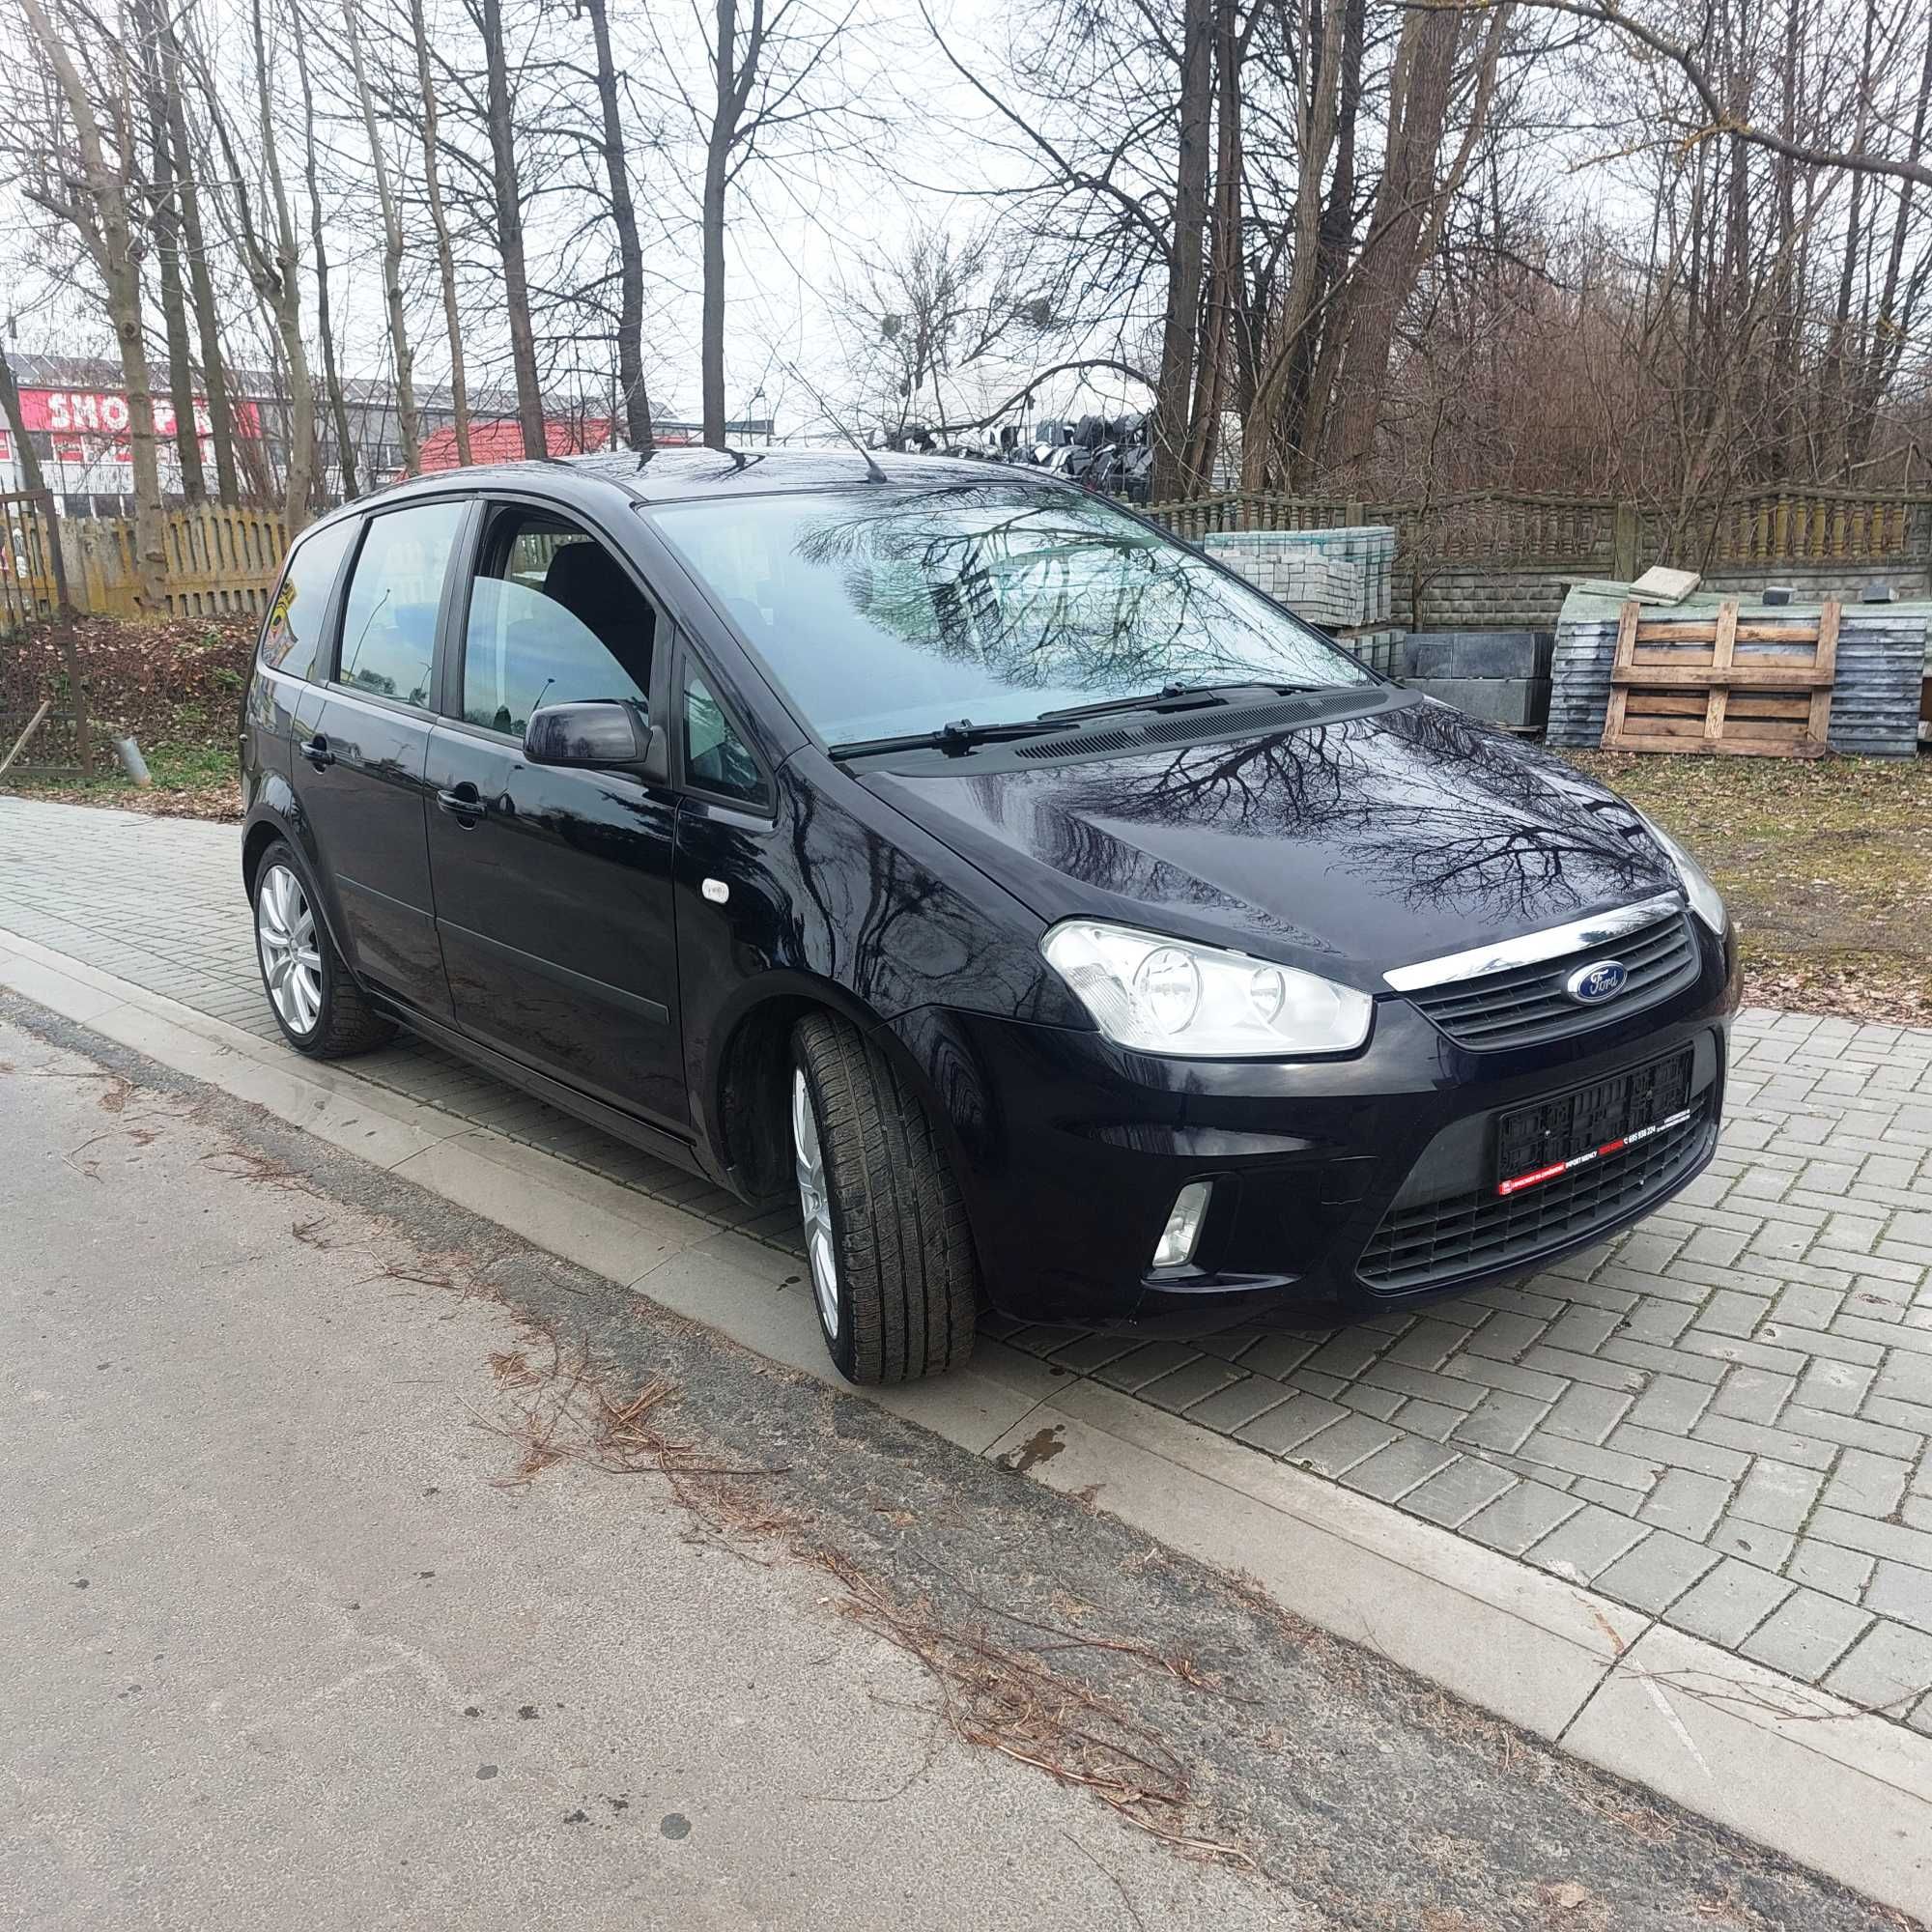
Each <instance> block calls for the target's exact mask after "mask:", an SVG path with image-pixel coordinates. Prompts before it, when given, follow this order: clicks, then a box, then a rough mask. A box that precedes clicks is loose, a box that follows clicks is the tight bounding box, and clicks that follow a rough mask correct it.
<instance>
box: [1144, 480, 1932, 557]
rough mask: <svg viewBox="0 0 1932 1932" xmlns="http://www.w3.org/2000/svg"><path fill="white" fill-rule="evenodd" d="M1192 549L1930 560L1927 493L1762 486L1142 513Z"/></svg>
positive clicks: (1156, 508) (1258, 501)
mask: <svg viewBox="0 0 1932 1932" xmlns="http://www.w3.org/2000/svg"><path fill="white" fill-rule="evenodd" d="M1148 514H1149V515H1150V516H1151V517H1154V518H1156V519H1158V520H1159V521H1160V522H1161V523H1164V524H1165V525H1166V526H1168V527H1169V528H1170V529H1172V530H1173V531H1174V532H1175V533H1176V534H1177V535H1178V536H1183V537H1187V538H1190V539H1191V540H1193V541H1194V542H1197V543H1198V542H1199V541H1200V540H1201V539H1202V538H1203V537H1206V536H1211V535H1215V534H1217V533H1219V532H1221V531H1224V530H1263V529H1275V530H1307V529H1334V528H1338V527H1346V526H1352V525H1357V524H1387V525H1391V526H1394V528H1395V531H1396V553H1397V555H1398V557H1399V558H1401V559H1402V560H1403V561H1404V562H1406V563H1407V564H1410V565H1412V566H1414V565H1422V566H1427V565H1453V564H1469V565H1484V564H1488V565H1493V566H1496V567H1498V568H1500V567H1505V566H1521V567H1524V568H1539V567H1540V568H1551V567H1556V568H1560V567H1564V566H1569V567H1572V568H1575V569H1577V571H1578V572H1579V574H1581V573H1587V574H1592V575H1600V576H1604V577H1614V578H1619V579H1629V578H1631V577H1634V575H1635V574H1636V573H1637V572H1638V571H1639V570H1641V569H1643V568H1644V567H1645V566H1647V565H1649V564H1652V563H1659V562H1672V563H1681V564H1685V565H1688V566H1689V567H1690V568H1692V569H1699V570H1704V569H1712V568H1716V567H1720V566H1724V565H1737V564H1753V563H1767V564H1770V563H1785V562H1793V563H1796V562H1816V563H1843V564H1846V565H1847V566H1852V567H1856V566H1857V565H1859V564H1862V563H1867V562H1870V563H1880V562H1915V563H1924V562H1927V561H1928V560H1932V497H1907V496H1900V495H1896V494H1887V493H1885V492H1883V491H1858V490H1829V489H1807V490H1760V491H1754V492H1752V493H1750V494H1749V495H1747V496H1743V497H1736V498H1734V499H1733V500H1732V501H1731V502H1729V503H1727V504H1725V505H1724V506H1723V507H1722V508H1721V509H1719V511H1717V512H1716V513H1715V514H1704V515H1693V516H1690V517H1689V518H1686V519H1682V520H1677V519H1673V518H1672V517H1671V516H1669V515H1668V514H1667V513H1666V512H1665V511H1663V510H1662V509H1660V508H1659V507H1658V506H1656V505H1655V504H1646V503H1638V502H1631V501H1620V500H1618V499H1616V498H1614V497H1564V496H1547V495H1540V494H1536V493H1533V492H1521V491H1497V490H1484V491H1477V492H1473V493H1470V494H1468V495H1464V496H1457V497H1438V498H1435V500H1433V501H1430V502H1414V501H1378V500H1376V499H1374V498H1362V497H1353V498H1349V497H1284V496H1272V495H1266V494H1263V493H1258V492H1238V491H1235V492H1229V493H1226V494H1224V495H1220V496H1213V497H1196V498H1194V499H1192V500H1191V501H1188V502H1178V503H1158V504H1155V505H1153V506H1152V507H1151V509H1150V510H1149V512H1148Z"/></svg>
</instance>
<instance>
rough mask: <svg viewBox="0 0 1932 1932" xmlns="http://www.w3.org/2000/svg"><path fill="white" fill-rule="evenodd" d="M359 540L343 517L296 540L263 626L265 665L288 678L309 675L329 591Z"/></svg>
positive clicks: (319, 641)
mask: <svg viewBox="0 0 1932 1932" xmlns="http://www.w3.org/2000/svg"><path fill="white" fill-rule="evenodd" d="M354 541H355V519H354V518H353V517H351V518H345V519H344V520H343V522H341V523H339V524H330V525H329V526H328V527H327V529H320V530H317V531H315V532H314V534H313V535H310V536H305V537H301V538H299V539H298V541H297V543H296V547H295V550H294V552H293V554H291V555H290V557H289V561H288V567H287V568H286V569H285V570H284V571H283V572H282V581H281V582H280V583H279V584H278V585H277V586H276V589H275V601H274V602H273V603H272V604H270V606H269V614H268V617H267V619H266V621H265V622H264V623H263V625H262V668H263V669H265V670H278V671H281V672H283V673H284V674H285V675H287V676H289V677H309V676H312V675H313V674H314V670H315V654H316V647H317V646H318V645H319V644H320V643H321V641H322V627H323V622H324V619H325V618H326V617H327V612H328V593H329V592H330V591H331V590H333V589H334V588H335V578H336V573H337V572H338V571H339V570H340V569H341V568H342V559H343V558H344V557H345V556H347V555H348V554H349V546H350V545H351V544H352V543H353V542H354Z"/></svg>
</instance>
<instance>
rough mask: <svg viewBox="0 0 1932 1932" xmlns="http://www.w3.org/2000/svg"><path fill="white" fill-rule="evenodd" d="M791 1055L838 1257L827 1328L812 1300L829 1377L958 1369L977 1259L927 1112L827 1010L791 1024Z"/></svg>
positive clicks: (890, 1378) (971, 1314)
mask: <svg viewBox="0 0 1932 1932" xmlns="http://www.w3.org/2000/svg"><path fill="white" fill-rule="evenodd" d="M792 1054H793V1062H794V1066H795V1068H796V1072H797V1073H801V1074H803V1075H804V1079H805V1089H806V1093H807V1094H809V1096H810V1103H811V1108H812V1112H813V1116H814V1121H815V1125H816V1132H817V1138H818V1143H819V1150H820V1154H821V1158H822V1161H823V1168H824V1175H825V1181H826V1186H825V1196H826V1201H827V1205H828V1207H829V1209H830V1221H831V1235H832V1247H833V1252H834V1254H835V1255H836V1257H837V1260H838V1294H837V1298H838V1323H837V1327H836V1329H835V1328H834V1327H833V1325H832V1324H831V1323H829V1322H828V1321H826V1319H825V1312H824V1309H823V1308H822V1307H820V1308H819V1327H820V1329H821V1330H822V1331H823V1333H824V1335H825V1345H826V1347H827V1348H828V1349H829V1350H831V1351H832V1359H833V1361H834V1363H835V1364H836V1365H837V1367H838V1373H839V1374H840V1375H842V1376H843V1377H844V1378H846V1379H847V1380H848V1381H853V1382H861V1383H876V1382H903V1381H916V1380H918V1379H919V1378H921V1377H922V1376H932V1375H938V1374H940V1373H941V1372H942V1371H943V1370H946V1369H951V1368H956V1367H958V1365H959V1364H960V1363H962V1362H963V1361H965V1360H966V1358H967V1357H968V1356H969V1355H970V1354H971V1353H972V1352H973V1339H974V1326H975V1320H976V1316H977V1313H978V1309H979V1302H980V1266H979V1262H978V1260H977V1259H976V1257H975V1255H974V1251H973V1236H972V1233H971V1231H970V1230H969V1229H968V1227H967V1225H966V1208H965V1205H964V1203H963V1202H962V1201H961V1199H960V1194H959V1183H958V1181H957V1180H956V1179H954V1177H953V1173H952V1162H951V1161H950V1160H949V1159H948V1157H947V1153H946V1150H945V1148H944V1146H943V1145H942V1144H941V1142H940V1139H939V1135H938V1133H937V1131H936V1129H935V1128H934V1125H933V1122H932V1120H931V1117H930V1116H929V1115H928V1114H927V1113H926V1111H925V1108H924V1107H923V1105H922V1104H921V1103H920V1100H919V1097H918V1096H917V1095H916V1094H913V1093H911V1092H910V1091H909V1090H908V1089H907V1088H906V1086H905V1084H904V1082H902V1081H901V1080H900V1079H899V1077H898V1074H897V1072H896V1070H895V1068H894V1066H893V1064H892V1062H891V1061H890V1060H888V1059H887V1058H886V1056H885V1054H884V1053H883V1052H882V1051H881V1050H880V1049H879V1048H878V1047H877V1046H876V1045H874V1044H873V1043H872V1042H871V1041H869V1040H867V1038H866V1037H865V1036H864V1035H863V1034H862V1033H860V1031H859V1030H858V1028H856V1027H855V1026H853V1025H852V1024H851V1023H850V1022H849V1021H847V1020H843V1019H840V1018H838V1016H837V1015H836V1014H833V1013H812V1014H810V1015H808V1016H807V1017H806V1018H805V1019H802V1020H800V1021H799V1023H798V1025H797V1026H796V1027H795V1028H794V1029H793V1032H792ZM787 1088H788V1091H787V1095H786V1101H787V1107H788V1108H789V1106H790V1104H791V1099H792V1092H791V1088H792V1083H790V1082H788V1083H787ZM786 1119H787V1123H788V1125H789V1123H790V1119H791V1117H790V1114H789V1112H788V1113H787V1116H786ZM790 1137H791V1136H790V1134H789V1133H788V1135H787V1138H788V1139H789V1138H790ZM808 1267H810V1262H809V1261H808ZM812 1279H813V1301H814V1304H816V1303H817V1302H818V1300H819V1295H818V1292H817V1286H816V1280H815V1278H812Z"/></svg>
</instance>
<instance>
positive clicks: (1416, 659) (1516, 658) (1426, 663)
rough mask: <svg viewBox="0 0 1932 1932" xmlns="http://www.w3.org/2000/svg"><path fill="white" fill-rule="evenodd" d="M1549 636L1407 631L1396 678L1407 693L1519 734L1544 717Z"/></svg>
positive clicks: (1552, 638) (1541, 633)
mask: <svg viewBox="0 0 1932 1932" xmlns="http://www.w3.org/2000/svg"><path fill="white" fill-rule="evenodd" d="M1555 641H1556V640H1555V636H1554V634H1553V633H1552V632H1549V631H1411V632H1410V633H1409V634H1408V636H1407V638H1406V639H1404V642H1403V647H1402V667H1401V670H1400V672H1399V675H1400V676H1401V678H1402V681H1403V683H1404V684H1406V685H1407V686H1408V687H1409V689H1410V690H1411V691H1420V692H1424V693H1426V694H1427V695H1428V696H1431V697H1439V698H1440V699H1441V700H1442V702H1443V703H1444V704H1453V705H1455V707H1456V708H1457V709H1458V710H1459V711H1466V712H1467V713H1468V714H1469V715H1470V716H1471V717H1472V718H1485V719H1488V720H1489V721H1490V722H1491V723H1492V724H1494V725H1512V726H1514V727H1516V728H1517V729H1520V730H1527V729H1531V728H1533V727H1535V726H1537V725H1541V724H1542V723H1543V722H1544V720H1545V719H1546V718H1547V717H1548V715H1549V660H1550V654H1551V651H1552V649H1553V647H1554V644H1555Z"/></svg>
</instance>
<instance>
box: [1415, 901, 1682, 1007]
mask: <svg viewBox="0 0 1932 1932" xmlns="http://www.w3.org/2000/svg"><path fill="white" fill-rule="evenodd" d="M1683 908H1684V895H1683V894H1682V893H1679V892H1668V893H1660V894H1659V895H1657V896H1656V897H1655V898H1650V899H1641V900H1639V901H1638V902H1637V903H1636V904H1635V905H1627V906H1619V907H1617V908H1616V909H1615V910H1614V911H1611V912H1597V913H1592V914H1591V915H1590V916H1589V917H1588V918H1587V919H1573V920H1572V921H1571V922H1570V923H1569V924H1568V925H1551V926H1546V927H1545V928H1544V929H1543V930H1542V931H1541V932H1525V933H1524V934H1522V936H1521V937H1520V938H1518V939H1499V940H1496V941H1494V942H1493V943H1492V944H1491V945H1488V946H1472V947H1470V948H1469V950H1468V951H1467V952H1450V953H1445V954H1444V955H1443V956H1442V957H1441V958H1440V959H1423V960H1419V961H1418V962H1417V963H1416V964H1415V965H1413V966H1394V967H1391V968H1390V969H1389V970H1388V971H1387V972H1386V973H1384V974H1383V975H1382V979H1383V980H1384V981H1385V982H1386V983H1387V984H1388V985H1390V986H1391V987H1393V988H1394V989H1395V991H1397V992H1398V993H1413V992H1419V991H1420V990H1421V989H1422V988H1423V987H1425V986H1442V985H1447V984H1448V983H1449V982H1450V981H1452V980H1480V979H1482V978H1483V977H1484V976H1485V975H1486V974H1490V973H1504V972H1507V971H1508V970H1509V969H1510V968H1511V967H1513V966H1536V965H1540V964H1541V963H1542V962H1543V961H1544V960H1546V959H1560V958H1561V957H1562V956H1563V955H1564V954H1565V953H1566V952H1594V951H1596V949H1597V948H1598V947H1600V946H1603V945H1605V944H1606V943H1607V942H1608V941H1610V940H1613V939H1618V938H1621V937H1622V936H1623V935H1624V934H1625V933H1627V932H1634V931H1635V930H1636V929H1637V928H1638V927H1639V926H1643V925H1649V924H1651V923H1654V922H1655V921H1657V920H1661V919H1662V918H1663V917H1664V915H1665V914H1666V913H1673V912H1681V911H1682V910H1683Z"/></svg>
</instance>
